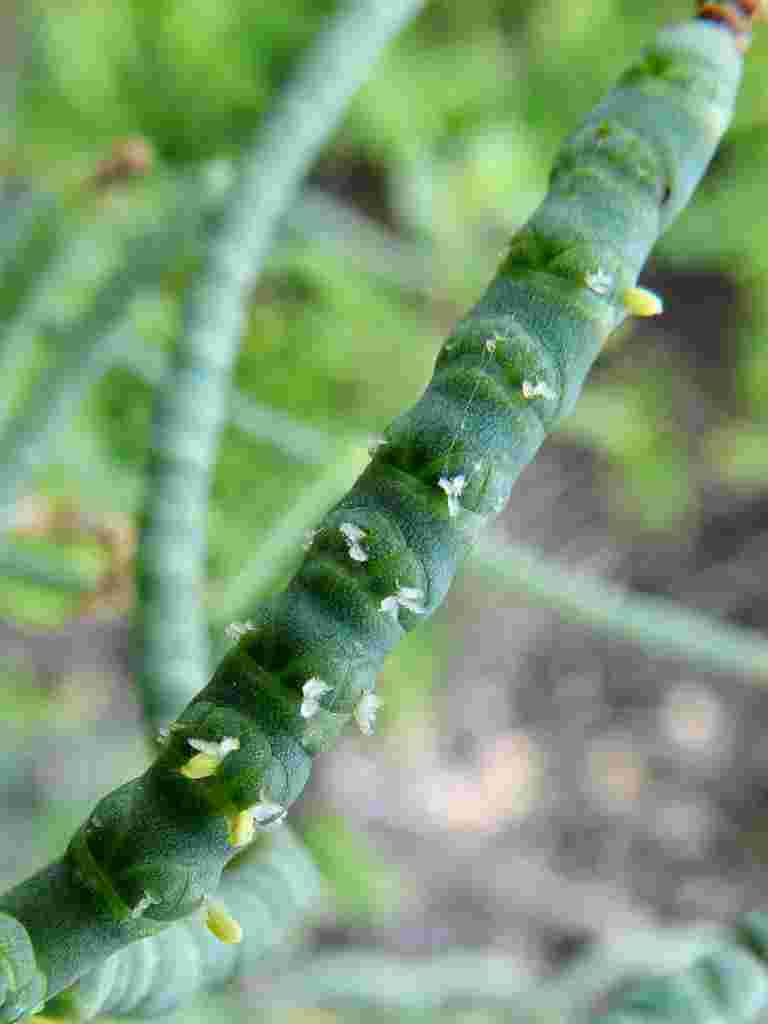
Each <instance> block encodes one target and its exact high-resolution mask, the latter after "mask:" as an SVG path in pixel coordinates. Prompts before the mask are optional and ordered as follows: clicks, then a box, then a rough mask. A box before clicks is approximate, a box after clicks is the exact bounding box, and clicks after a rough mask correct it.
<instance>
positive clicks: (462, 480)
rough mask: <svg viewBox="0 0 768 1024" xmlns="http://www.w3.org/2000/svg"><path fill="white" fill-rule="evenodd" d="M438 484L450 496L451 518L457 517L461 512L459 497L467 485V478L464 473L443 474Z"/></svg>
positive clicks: (449, 512)
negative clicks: (456, 474)
mask: <svg viewBox="0 0 768 1024" xmlns="http://www.w3.org/2000/svg"><path fill="white" fill-rule="evenodd" d="M437 486H438V487H440V488H442V490H444V491H445V493H446V496H447V498H448V515H449V516H450V517H451V519H453V518H455V517H456V516H457V515H458V514H459V509H460V505H459V498H460V497H461V495H462V494H463V493H464V488H465V487H466V486H467V478H466V477H465V476H464V474H463V473H459V474H458V476H451V477H448V476H441V477H440V479H439V480H438V481H437Z"/></svg>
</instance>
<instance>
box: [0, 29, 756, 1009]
mask: <svg viewBox="0 0 768 1024" xmlns="http://www.w3.org/2000/svg"><path fill="white" fill-rule="evenodd" d="M738 41H739V38H738V37H737V36H736V35H735V34H734V33H733V32H732V31H731V30H730V26H729V24H728V23H725V22H714V21H711V20H704V19H697V20H694V21H691V22H688V23H685V24H681V25H678V26H674V27H672V28H668V29H666V30H664V31H662V32H661V33H660V34H659V35H658V37H657V39H656V41H655V42H654V43H653V45H652V46H651V47H650V48H649V49H648V50H647V51H646V53H645V55H644V56H643V58H642V59H641V60H640V62H639V63H637V64H636V65H634V66H633V67H632V68H631V69H630V70H629V71H628V72H627V74H626V75H625V76H624V77H623V78H622V79H621V80H620V82H619V83H618V85H617V87H616V88H615V89H614V90H613V91H612V92H611V93H610V94H609V95H608V96H607V98H606V99H605V100H604V101H603V102H602V103H601V104H600V105H599V106H598V107H597V108H596V110H594V111H593V112H592V114H590V116H589V117H588V118H587V120H586V121H585V123H584V124H583V125H582V126H581V127H580V128H579V129H577V131H576V132H575V133H574V134H573V135H572V136H571V137H570V138H569V139H568V140H567V141H566V143H565V144H564V146H563V148H562V149H561V151H560V153H559V155H558V157H557V159H556V162H555V166H554V169H553V172H552V177H551V183H550V190H549V193H548V195H547V196H546V198H545V199H544V201H543V203H542V204H541V206H540V207H539V208H538V209H537V210H536V211H535V213H534V214H533V216H532V218H531V219H530V221H529V222H528V224H527V225H526V226H525V227H524V228H523V229H522V230H521V231H520V233H519V234H518V235H517V236H516V237H515V238H514V239H513V241H512V244H511V246H510V250H509V254H508V255H507V257H506V259H505V260H504V262H503V263H502V265H501V268H500V270H499V272H498V275H497V276H496V278H495V279H494V281H493V282H492V283H491V285H490V287H489V289H488V291H487V292H486V294H485V295H484V296H483V297H482V298H481V300H480V301H479V303H478V304H477V306H476V307H475V308H474V309H473V310H472V311H471V312H470V313H469V314H468V315H467V316H466V317H465V318H464V319H463V320H462V321H460V322H459V324H458V325H457V327H456V329H455V330H454V332H453V334H452V335H451V336H450V338H449V339H448V340H447V342H446V343H445V344H444V346H443V348H442V350H441V352H440V354H439V356H438V359H437V364H436V367H435V372H434V376H433V378H432V380H431V382H430V384H429V386H428V387H427V389H426V391H425V393H424V395H423V396H422V397H421V399H420V400H419V401H418V402H417V404H416V405H415V406H414V407H413V408H412V409H410V410H409V411H407V412H405V413H404V414H403V415H401V416H400V417H399V418H398V419H397V420H395V422H394V423H393V424H392V425H391V426H390V427H389V429H388V430H387V431H386V434H385V437H384V439H383V443H382V444H381V445H379V446H378V447H377V449H376V451H375V453H374V455H373V458H372V461H371V463H370V464H369V466H368V467H367V469H366V470H365V471H364V472H363V474H362V475H361V476H360V478H359V479H358V480H357V482H356V483H355V485H354V486H353V487H352V489H351V491H350V492H349V493H348V494H347V495H346V496H345V497H344V498H342V500H341V501H340V502H339V503H338V504H337V505H336V507H335V508H334V509H332V510H331V512H330V513H329V514H328V515H327V516H326V517H325V518H324V519H323V521H322V522H321V524H320V526H319V528H318V530H317V531H316V532H315V535H314V539H313V542H312V545H311V547H310V549H309V551H308V552H307V554H306V557H305V559H304V561H303V563H302V564H301V566H300V568H299V570H298V572H297V573H296V575H295V576H294V578H293V579H292V580H291V582H290V583H289V585H288V586H287V588H286V589H285V590H284V591H283V592H282V593H279V594H277V595H276V596H275V597H273V598H272V599H271V600H270V601H268V602H267V603H266V604H265V605H264V606H262V608H261V609H260V610H259V611H258V612H257V613H256V614H255V615H254V616H253V622H252V625H251V626H250V627H249V628H248V629H247V630H246V632H245V633H244V635H243V636H242V638H241V640H240V642H239V643H238V644H237V646H236V647H235V648H234V649H233V650H232V651H231V652H230V653H229V654H227V656H226V657H225V658H224V660H223V661H222V662H221V664H220V665H219V667H218V669H217V670H216V672H215V673H214V675H213V678H212V680H211V681H210V683H209V684H208V685H207V686H206V687H205V688H204V689H203V690H202V692H201V693H199V694H198V695H197V696H196V697H195V698H194V699H193V700H192V701H191V703H190V704H189V705H188V706H187V707H186V709H185V710H184V711H183V712H182V713H181V715H180V716H179V717H178V719H177V720H176V721H175V722H174V723H173V725H172V726H171V729H170V732H169V735H168V739H167V742H166V743H165V744H164V746H163V748H162V750H161V752H160V754H159V756H158V758H157V760H156V761H155V762H154V764H152V765H151V766H150V767H149V769H148V770H147V771H146V773H145V774H144V775H143V776H141V777H140V778H139V779H135V780H133V781H132V782H128V783H127V784H125V785H124V786H122V787H120V788H119V789H118V790H117V791H115V792H114V793H111V794H109V795H108V796H106V797H105V798H104V799H103V800H102V801H101V802H100V803H99V804H98V805H97V807H96V809H95V810H94V812H93V813H92V814H91V815H90V817H89V818H88V820H87V821H86V822H85V823H84V824H83V826H82V827H81V828H80V829H79V831H78V833H77V834H76V836H75V838H74V839H73V840H72V842H71V843H70V846H69V848H68V850H67V852H66V854H65V856H64V857H63V858H62V859H61V860H60V861H58V862H56V863H55V864H54V865H53V866H51V867H49V868H46V869H45V870H44V871H42V872H40V873H39V874H38V875H36V876H34V877H33V878H32V879H29V880H28V881H26V882H23V883H21V884H20V885H19V886H17V887H16V888H15V889H14V890H12V891H11V892H10V893H8V894H6V895H5V896H4V897H3V898H2V900H0V909H1V910H2V911H4V912H5V913H6V914H9V915H11V919H10V922H11V923H10V924H8V925H7V928H10V929H14V928H15V929H18V927H19V926H20V925H21V926H23V929H24V930H25V934H27V935H28V937H29V943H30V948H31V949H33V950H34V953H35V957H36V963H37V965H38V966H37V968H36V969H37V970H38V971H40V972H42V974H43V975H45V977H46V980H47V992H48V995H49V996H50V995H54V994H55V993H56V992H57V991H59V990H60V989H61V988H63V987H65V986H67V985H69V984H71V983H72V982H73V981H74V980H75V979H76V978H77V977H79V976H80V975H81V974H82V973H84V972H85V971H87V970H89V969H91V968H92V967H94V966H95V965H96V964H97V963H98V962H99V961H100V960H101V959H103V958H104V956H105V955H107V954H109V953H111V952H113V951H116V950H117V949H119V948H121V947H122V946H124V945H126V944H127V943H130V942H133V941H135V940H136V939H139V938H142V937H144V936H146V935H152V934H155V933H156V932H158V931H160V930H162V929H163V928H165V927H167V926H168V925H170V924H171V923H172V922H174V921H176V920H179V919H180V918H183V917H186V916H187V915H189V914H190V913H192V912H193V911H195V910H197V909H198V908H200V907H201V906H202V904H203V903H204V902H205V901H206V900H207V899H208V897H209V896H210V895H211V894H212V893H213V892H214V891H215V890H216V887H217V885H218V883H219V879H220V876H221V872H222V869H223V868H224V866H225V865H226V863H227V861H228V860H229V859H230V858H231V857H232V856H233V854H234V853H235V852H237V849H238V848H239V844H240V843H246V842H247V841H248V839H249V837H250V834H251V830H252V828H253V827H256V828H269V827H272V826H274V825H276V824H278V823H279V821H280V820H282V818H283V817H284V814H285V811H286V809H287V808H288V807H289V806H290V805H291V804H292V803H293V801H294V800H295V799H296V798H297V797H298V796H299V794H300V793H301V791H302V789H303V788H304V786H305V784H306V782H307V779H308V777H309V774H310V769H311V765H312V759H313V758H314V756H315V755H316V754H317V753H318V752H320V751H322V750H325V749H327V748H328V747H329V746H330V745H331V744H332V742H333V741H334V740H335V738H336V736H337V735H338V733H339V731H340V730H341V729H342V728H343V726H344V725H345V724H346V723H347V722H348V721H349V719H350V718H351V717H352V716H353V715H354V717H355V718H356V719H357V721H358V723H359V724H360V725H361V727H362V728H363V731H364V732H369V731H370V729H371V726H372V720H373V716H374V714H375V710H376V703H375V698H374V697H373V694H372V691H373V688H374V684H375V680H376V676H377V674H378V672H379V669H380V668H381V665H382V662H383V660H384V658H385V657H386V655H387V654H388V652H389V651H390V650H391V649H392V648H393V647H394V646H395V644H397V643H398V641H399V640H400V639H401V638H402V637H403V635H404V633H405V632H407V631H409V630H411V629H413V628H414V627H415V626H417V625H418V624H419V623H420V622H421V621H422V620H423V619H424V618H425V617H426V616H428V615H430V614H431V613H432V612H433V611H434V610H435V609H436V608H437V607H438V606H439V605H440V603H441V602H442V600H443V598H444V597H445V595H446V592H447V590H448V588H449V586H450V583H451V580H452V578H453V576H454V574H455V572H456V569H457V567H458V565H459V563H460V562H461V561H462V559H463V558H464V556H465V555H466V554H467V552H468V551H469V549H470V547H471V546H472V544H473V542H474V540H475V539H476V537H477V536H478V534H479V533H480V532H481V531H482V530H483V529H484V527H485V526H486V525H487V523H488V522H489V521H490V520H492V519H493V518H494V517H495V516H496V515H497V514H498V513H499V512H500V511H501V509H502V508H503V506H504V504H505V502H506V501H507V498H508V497H509V494H510V490H511V488H512V485H513V483H514V481H515V479H516V478H517V476H518V475H519V473H520V472H521V470H522V469H523V468H524V467H525V465H526V464H527V463H528V462H529V461H530V460H531V459H532V458H533V456H534V455H535V453H536V451H537V450H538V448H539V446H540V445H541V443H542V441H543V440H544V438H545V436H546V434H547V432H548V431H549V430H550V429H551V428H552V427H553V426H554V425H555V423H557V421H558V420H559V418H560V417H561V416H563V415H564V414H565V413H567V412H568V410H569V409H570V408H571V407H572V406H573V403H574V402H575V401H576V398H577V396H578V394H579V391H580V389H581V387H582V384H583V382H584V379H585V376H586V374H587V372H588V370H589V368H590V366H591V365H592V363H593V361H594V359H595V357H596V356H597V355H598V353H599V352H600V349H601V347H602V345H603V343H604V341H605V339H606V337H607V336H608V335H609V334H610V332H611V331H613V330H614V329H615V328H616V327H617V326H618V325H619V324H620V323H621V322H622V321H623V320H624V319H625V317H626V315H627V312H628V310H632V311H636V312H653V311H654V310H655V308H656V305H657V303H656V302H655V301H654V300H653V297H649V296H648V294H647V293H643V292H642V291H640V290H638V289H637V288H636V281H637V276H638V274H639V272H640V270H641V268H642V266H643V264H644V262H645V260H646V258H647V257H648V254H649V252H650V249H651V247H652V245H653V244H654V242H655V240H656V238H657V237H658V235H659V233H660V232H661V231H663V230H664V229H665V228H666V227H667V226H668V225H669V223H670V222H671V220H672V219H673V217H674V216H675V215H676V214H677V213H679V211H680V210H681V209H682V208H683V206H684V205H685V203H686V202H687V201H688V199H689V198H690V196H691V193H692V192H693V190H694V188H695V186H696V184H697V182H698V181H699V179H700V178H701V176H702V174H703V173H704V171H705V169H706V167H707V164H708V162H709V160H710V158H711V156H712V154H713V152H714V150H715V147H716V145H717V143H718V141H719V139H720V137H721V135H722V133H723V131H724V130H725V128H726V126H727V124H728V122H729V120H730V116H731V113H732V108H733V104H734V101H735V97H736V92H737V88H738V83H739V78H740V72H741V65H742V52H741V48H740V47H739V46H738V45H737V43H738ZM198 752H202V753H203V754H205V755H206V756H207V757H208V758H209V759H210V760H209V762H206V763H207V765H208V767H207V769H206V770H203V769H202V768H201V765H202V764H203V762H201V761H199V760H196V759H197V758H198V757H199V754H198ZM193 761H195V764H194V766H193V765H192V762H193ZM193 767H194V770H193ZM8 920H9V919H6V921H8ZM4 933H5V929H2V930H0V936H2V935H3V934H4ZM6 960H7V961H8V962H9V963H10V965H11V967H12V968H14V969H15V967H16V965H17V959H16V958H15V957H14V955H13V953H11V955H10V956H7V957H6ZM24 962H25V963H26V961H24ZM33 963H34V961H33ZM17 975H18V976H16V978H15V980H14V981H13V982H12V983H11V984H10V986H8V992H9V999H8V1005H9V1006H11V1007H12V1009H11V1010H8V1009H7V1008H6V1009H5V1010H0V1019H2V1020H13V1019H15V1017H18V1016H19V1015H20V1014H21V1013H24V1012H28V1011H29V1010H30V1009H31V1008H32V1007H31V1001H30V1000H29V999H26V998H22V997H21V996H20V993H23V992H24V991H25V990H24V985H25V984H30V982H29V981H28V974H27V975H22V974H21V972H17ZM39 997H40V992H39V991H37V992H36V995H35V998H36V999H39ZM0 1005H2V1004H0Z"/></svg>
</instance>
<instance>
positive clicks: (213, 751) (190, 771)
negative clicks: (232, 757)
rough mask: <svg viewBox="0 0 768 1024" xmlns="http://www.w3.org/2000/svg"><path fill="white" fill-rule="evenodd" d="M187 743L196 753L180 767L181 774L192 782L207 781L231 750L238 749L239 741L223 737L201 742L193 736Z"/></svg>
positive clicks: (234, 737) (230, 737)
mask: <svg viewBox="0 0 768 1024" xmlns="http://www.w3.org/2000/svg"><path fill="white" fill-rule="evenodd" d="M187 743H188V744H189V745H190V747H192V749H193V750H197V751H198V753H197V754H194V755H193V756H192V757H190V759H189V760H188V761H187V762H186V763H185V764H183V765H182V766H181V768H180V771H181V774H182V775H184V776H186V778H188V779H192V780H193V781H196V780H199V779H209V778H210V777H211V776H212V775H215V774H216V772H217V771H218V768H219V765H220V764H221V762H222V761H223V760H224V758H225V757H226V756H227V754H231V753H232V751H233V750H239V749H240V740H239V739H237V737H236V736H225V737H224V738H223V739H222V740H219V741H216V740H201V739H196V738H195V737H194V736H193V737H189V738H188V739H187Z"/></svg>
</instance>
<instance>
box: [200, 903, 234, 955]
mask: <svg viewBox="0 0 768 1024" xmlns="http://www.w3.org/2000/svg"><path fill="white" fill-rule="evenodd" d="M205 923H206V925H207V927H208V930H209V931H210V932H211V933H212V934H213V935H215V936H216V938H217V939H218V940H219V942H224V943H226V944H227V945H228V946H233V945H236V944H237V943H238V942H242V941H243V929H242V927H241V926H240V923H239V922H238V921H236V920H235V919H234V917H232V915H231V914H230V913H229V911H228V910H227V908H226V907H223V906H222V905H221V903H207V904H206V907H205Z"/></svg>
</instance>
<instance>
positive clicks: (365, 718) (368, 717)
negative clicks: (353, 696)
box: [355, 693, 384, 736]
mask: <svg viewBox="0 0 768 1024" xmlns="http://www.w3.org/2000/svg"><path fill="white" fill-rule="evenodd" d="M383 703H384V701H383V700H382V699H381V698H380V697H377V696H376V694H375V693H364V694H363V696H362V697H361V698H360V700H359V701H358V702H357V705H356V706H355V721H356V722H357V724H358V725H359V726H360V732H361V733H362V734H363V736H371V735H372V734H373V727H374V725H375V723H376V713H377V711H378V710H379V708H380V707H381V706H382V704H383Z"/></svg>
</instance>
